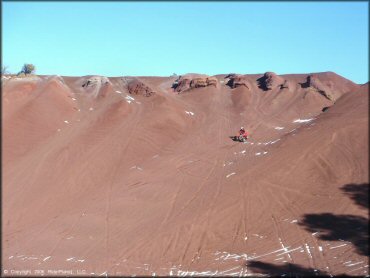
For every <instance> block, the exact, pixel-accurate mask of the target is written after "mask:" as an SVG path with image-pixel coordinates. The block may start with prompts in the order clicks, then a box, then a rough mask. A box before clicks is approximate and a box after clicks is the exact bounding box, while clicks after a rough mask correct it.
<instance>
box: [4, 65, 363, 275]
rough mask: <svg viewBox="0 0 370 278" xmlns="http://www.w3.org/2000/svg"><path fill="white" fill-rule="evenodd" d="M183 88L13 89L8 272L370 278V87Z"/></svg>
mask: <svg viewBox="0 0 370 278" xmlns="http://www.w3.org/2000/svg"><path fill="white" fill-rule="evenodd" d="M309 76H311V77H309ZM185 77H186V78H188V79H189V80H188V81H186V82H187V83H186V84H185V83H184V84H185V85H184V86H185V87H186V86H187V87H186V90H180V89H178V90H176V89H174V88H173V83H174V82H175V81H176V79H177V77H112V78H108V77H101V76H85V77H60V76H39V77H36V78H14V77H13V78H9V79H3V80H2V105H3V107H2V108H3V110H2V132H3V137H2V139H3V140H2V141H3V145H2V151H3V157H2V160H3V161H2V162H3V163H2V166H3V177H2V178H3V180H2V181H3V183H2V184H3V186H2V190H3V191H2V193H3V200H2V213H3V214H2V215H3V219H2V221H3V223H2V227H3V233H2V240H3V242H2V246H3V247H2V248H3V256H2V264H3V269H4V270H7V271H9V274H10V271H13V274H14V275H15V274H16V271H25V270H29V271H30V272H31V274H33V275H35V274H37V273H35V271H36V270H44V271H45V274H47V275H49V276H50V275H73V276H75V275H105V274H107V275H133V274H136V275H147V276H148V275H150V276H151V275H154V274H155V275H157V276H158V275H162V276H181V275H186V276H191V275H194V276H202V275H203V276H210V275H218V276H228V275H231V276H248V275H265V274H268V275H277V274H287V275H288V274H306V275H314V274H328V275H338V274H348V275H369V266H368V255H369V252H368V202H367V201H368V186H369V176H368V175H369V172H368V166H369V157H368V153H369V146H368V145H369V144H368V140H369V138H368V135H369V130H368V128H369V127H368V125H369V118H368V116H369V114H368V113H369V106H368V103H369V102H368V101H369V100H368V97H369V93H368V83H367V84H364V85H358V84H355V83H353V82H351V81H349V80H347V79H345V78H343V77H341V76H339V75H337V74H335V73H332V72H325V73H314V74H311V75H310V74H291V75H280V76H278V75H276V74H274V73H268V74H267V75H264V74H255V75H237V76H234V77H233V76H231V77H230V76H228V75H227V74H224V75H217V76H213V77H208V76H206V75H196V74H189V75H186V76H185ZM185 77H182V78H183V79H184V78H185ZM207 78H208V79H207ZM233 78H234V79H233ZM203 79H204V80H203ZM207 80H212V86H206V85H202V84H208V83H207V82H208V81H207ZM230 80H231V81H230ZM229 81H230V82H229ZM191 82H193V83H191ZM261 82H262V83H261ZM190 84H196V85H194V86H192V85H190ZM230 84H231V85H230ZM213 85H214V86H213ZM185 87H184V88H185ZM148 92H149V93H148ZM328 96H330V97H328ZM324 108H325V109H324ZM323 110H324V111H323ZM240 126H244V127H245V128H246V130H247V131H248V133H249V134H250V136H249V139H248V141H247V142H246V143H241V142H235V141H233V140H231V138H230V136H234V135H236V133H237V131H238V129H239V128H240ZM18 274H19V273H18ZM23 274H24V273H23ZM26 274H29V273H26Z"/></svg>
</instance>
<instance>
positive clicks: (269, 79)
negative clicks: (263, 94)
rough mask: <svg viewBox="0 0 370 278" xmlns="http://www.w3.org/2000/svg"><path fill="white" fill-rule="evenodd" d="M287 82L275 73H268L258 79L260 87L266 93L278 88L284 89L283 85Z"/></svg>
mask: <svg viewBox="0 0 370 278" xmlns="http://www.w3.org/2000/svg"><path fill="white" fill-rule="evenodd" d="M285 81H286V80H284V78H282V77H280V76H278V75H277V74H276V73H274V72H266V73H265V74H264V75H263V76H262V77H260V78H258V79H257V82H258V87H259V88H260V89H262V90H264V91H268V90H272V89H274V88H276V87H280V88H281V89H282V86H281V85H283V86H284V83H285ZM285 86H287V83H285Z"/></svg>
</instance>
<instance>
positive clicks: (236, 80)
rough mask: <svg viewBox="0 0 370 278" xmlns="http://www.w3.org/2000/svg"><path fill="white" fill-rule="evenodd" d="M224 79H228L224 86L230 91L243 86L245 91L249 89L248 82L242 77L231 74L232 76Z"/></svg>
mask: <svg viewBox="0 0 370 278" xmlns="http://www.w3.org/2000/svg"><path fill="white" fill-rule="evenodd" d="M225 78H228V79H229V80H228V81H227V83H226V85H227V86H229V87H230V88H232V89H234V88H237V87H241V86H244V87H246V88H247V89H249V86H248V81H247V79H246V78H245V77H244V76H243V75H237V74H234V73H232V74H229V75H227V76H225Z"/></svg>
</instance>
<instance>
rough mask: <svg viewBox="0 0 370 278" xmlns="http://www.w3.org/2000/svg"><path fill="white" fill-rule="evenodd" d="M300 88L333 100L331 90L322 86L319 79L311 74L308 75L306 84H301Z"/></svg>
mask: <svg viewBox="0 0 370 278" xmlns="http://www.w3.org/2000/svg"><path fill="white" fill-rule="evenodd" d="M301 86H302V88H309V89H312V90H314V91H317V92H318V93H320V94H321V95H323V96H324V97H326V98H327V99H328V100H334V94H333V92H332V90H331V89H330V88H329V87H328V86H326V85H324V84H323V83H322V82H321V81H320V79H319V78H318V77H317V76H315V75H313V74H310V75H308V76H307V79H306V82H305V83H301Z"/></svg>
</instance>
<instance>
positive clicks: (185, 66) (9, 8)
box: [2, 1, 369, 83]
mask: <svg viewBox="0 0 370 278" xmlns="http://www.w3.org/2000/svg"><path fill="white" fill-rule="evenodd" d="M368 11H369V3H368V2H365V1H364V2H260V3H257V2H29V3H27V2H4V1H3V2H2V21H3V22H2V63H3V65H5V66H8V70H9V71H10V72H12V73H16V72H19V71H20V70H21V67H22V65H23V64H24V63H33V64H34V65H35V66H36V69H37V71H36V72H37V73H38V74H47V75H48V74H58V75H69V76H82V75H90V74H99V75H105V76H122V75H155V76H168V75H171V74H172V73H177V74H184V73H189V72H196V73H204V74H210V75H213V74H220V73H230V72H236V73H243V74H252V73H264V72H266V71H273V72H276V73H277V74H287V73H311V72H321V71H334V72H336V73H338V74H340V75H342V76H344V77H346V78H348V79H350V80H352V81H354V82H356V83H365V82H367V81H369V65H368V59H369V37H368V31H369V26H368V20H369V13H368Z"/></svg>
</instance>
